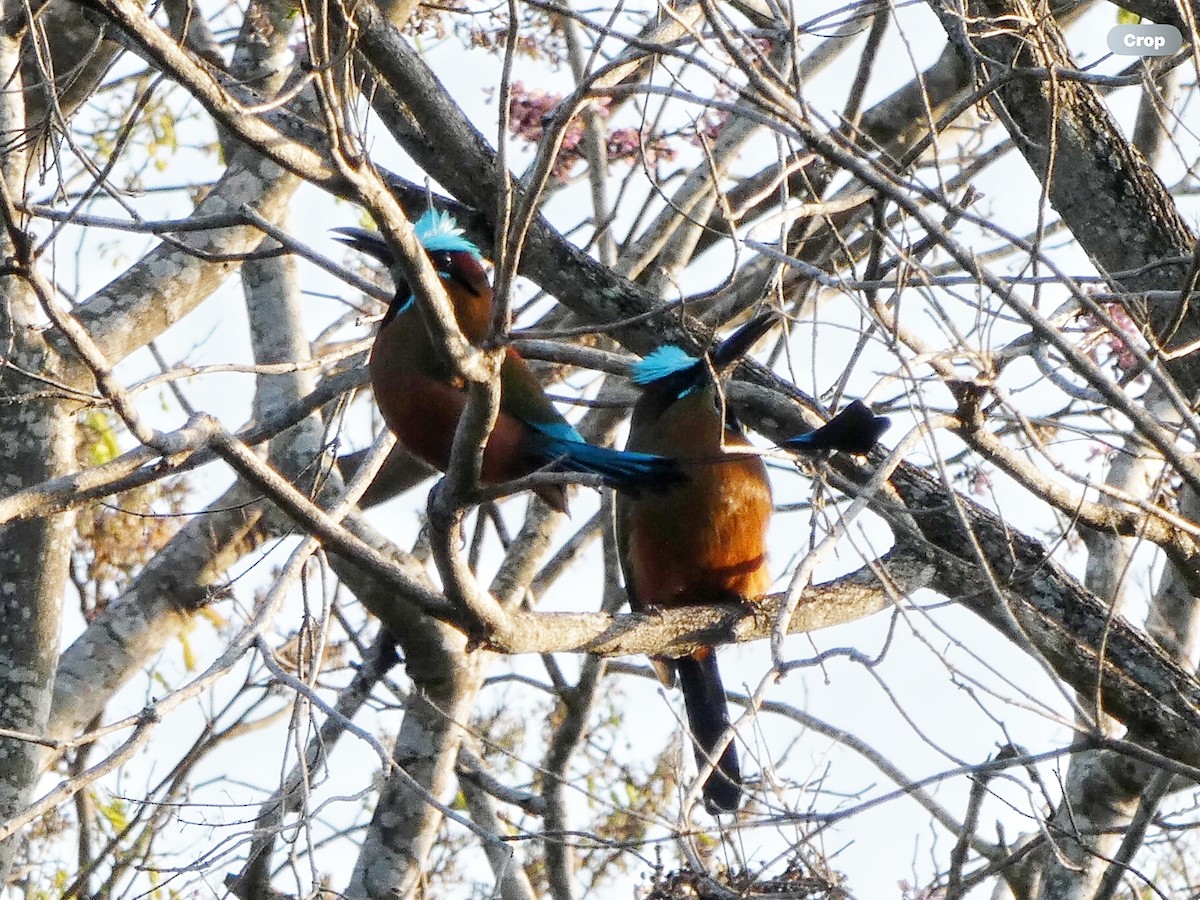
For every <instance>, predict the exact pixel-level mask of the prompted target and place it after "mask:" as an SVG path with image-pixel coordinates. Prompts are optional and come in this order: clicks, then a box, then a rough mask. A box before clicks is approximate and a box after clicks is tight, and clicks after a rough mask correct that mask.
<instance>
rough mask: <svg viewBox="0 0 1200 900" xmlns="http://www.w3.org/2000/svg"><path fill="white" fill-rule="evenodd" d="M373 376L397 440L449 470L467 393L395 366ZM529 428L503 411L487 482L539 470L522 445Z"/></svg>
mask: <svg viewBox="0 0 1200 900" xmlns="http://www.w3.org/2000/svg"><path fill="white" fill-rule="evenodd" d="M372 381H373V382H374V385H375V402H376V404H377V405H378V407H379V410H380V412H381V413H382V414H383V420H384V422H386V423H387V426H388V428H390V429H391V430H392V433H393V434H395V435H396V439H397V440H398V441H399V442H400V443H401V444H403V445H404V447H405V449H406V450H408V451H409V452H410V453H412V454H413V456H416V457H418V458H420V459H422V460H424V461H425V462H427V463H429V464H430V465H431V466H434V467H435V468H438V469H441V470H442V471H443V472H444V471H446V469H447V467H448V466H449V464H450V451H451V449H452V448H453V446H454V433H455V431H456V430H457V429H458V421H459V419H460V418H461V417H462V413H463V409H464V408H465V406H466V402H467V395H466V392H465V391H462V390H460V389H458V388H457V387H455V386H454V385H451V384H447V383H445V382H443V381H437V380H435V379H432V378H428V377H427V376H424V375H419V374H416V373H413V372H396V371H391V372H388V373H387V377H386V378H381V377H379V375H378V374H377V373H376V372H375V371H373V372H372ZM526 430H527V429H525V427H524V426H522V425H521V423H519V422H518V421H517V420H515V419H514V418H512V416H509V415H506V414H504V413H501V414H500V416H499V417H498V418H497V420H496V424H495V425H494V426H493V428H492V432H491V434H490V435H489V436H488V441H487V445H486V447H485V449H484V454H483V468H482V471H481V472H480V478H481V480H482V481H483V482H484V483H486V484H497V483H500V482H504V481H510V480H512V479H514V478H519V477H521V476H523V475H528V474H529V473H530V472H532V471H533V470H534V468H535V465H534V464H533V463H532V462H530V461H529V460H528V459H527V458H526V456H527V455H526V454H525V453H524V452H523V450H522V441H523V440H524V438H525V437H526V435H525V431H526Z"/></svg>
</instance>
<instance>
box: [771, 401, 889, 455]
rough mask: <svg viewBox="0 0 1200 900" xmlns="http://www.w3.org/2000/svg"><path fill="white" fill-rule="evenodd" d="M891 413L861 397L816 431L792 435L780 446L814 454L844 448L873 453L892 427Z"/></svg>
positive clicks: (855, 451)
mask: <svg viewBox="0 0 1200 900" xmlns="http://www.w3.org/2000/svg"><path fill="white" fill-rule="evenodd" d="M891 424H892V420H891V419H889V418H888V417H887V416H877V415H875V414H874V413H873V412H871V409H870V407H868V406H867V404H865V403H863V402H862V401H861V400H854V401H852V402H851V403H850V405H849V406H847V407H846V408H845V409H843V410H842V411H841V412H840V413H838V414H837V415H836V416H834V417H833V418H832V419H830V420H829V421H828V422H827V423H826V424H825V425H823V426H821V427H820V428H818V429H817V430H816V431H810V432H808V433H807V434H801V435H797V436H796V437H794V438H789V439H788V440H786V441H784V442H783V443H782V444H781V445H780V446H781V447H783V448H784V449H785V450H797V451H800V452H804V453H814V452H816V451H819V450H840V451H842V452H843V453H860V454H861V453H870V452H871V448H872V447H874V446H875V442H876V441H878V440H879V438H880V437H881V436H882V435H883V433H884V432H885V431H887V430H888V428H890V427H891Z"/></svg>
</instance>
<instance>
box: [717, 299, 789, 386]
mask: <svg viewBox="0 0 1200 900" xmlns="http://www.w3.org/2000/svg"><path fill="white" fill-rule="evenodd" d="M778 320H779V316H778V315H777V314H776V313H775V312H774V311H772V312H765V313H760V314H759V315H757V316H755V317H754V318H753V319H751V320H750V321H749V322H747V323H746V324H745V325H743V326H742V327H741V328H739V329H738V330H737V331H735V332H734V333H733V334H731V335H730V336H729V337H727V338H725V340H723V341H721V343H719V344H717V346H715V347H714V348H713V349H712V350H711V351H710V353H709V354H708V358H709V359H710V360H711V361H712V366H713V368H714V369H716V370H717V371H718V372H721V371H723V370H725V369H727V368H729V367H730V366H732V365H733V364H734V363H735V362H737V361H738V360H739V359H741V358H742V357H743V356H745V355H746V354H747V353H748V352H749V351H750V348H751V347H753V346H754V345H755V344H756V343H758V339H759V338H761V337H762V336H763V335H764V334H766V333H767V332H768V331H770V330H771V327H772V326H773V325H774V324H775V323H776V322H777V321H778Z"/></svg>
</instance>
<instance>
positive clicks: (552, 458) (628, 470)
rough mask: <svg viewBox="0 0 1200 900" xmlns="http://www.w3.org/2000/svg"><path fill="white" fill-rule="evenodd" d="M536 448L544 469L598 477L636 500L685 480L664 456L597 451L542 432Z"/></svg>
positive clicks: (619, 451)
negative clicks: (650, 492)
mask: <svg viewBox="0 0 1200 900" xmlns="http://www.w3.org/2000/svg"><path fill="white" fill-rule="evenodd" d="M536 447H537V453H538V456H539V457H541V459H542V461H543V465H547V466H550V467H551V468H552V469H555V470H557V471H560V472H586V473H587V474H589V475H599V476H600V477H601V478H602V479H603V480H604V483H605V484H606V485H608V486H609V487H611V488H615V489H616V490H618V491H625V492H626V493H630V494H633V495H635V496H636V495H637V494H638V493H639V492H641V491H643V490H648V491H663V490H666V489H667V488H669V487H671V486H672V485H674V484H678V483H679V482H681V481H683V480H684V478H685V477H686V476H685V475H684V474H683V469H682V468H680V465H679V462H678V461H677V460H675V459H672V458H670V457H667V456H658V455H656V454H653V453H635V452H632V451H629V450H614V449H612V448H611V447H597V446H596V445H595V444H587V443H583V442H581V441H577V440H571V439H569V438H560V437H554V436H551V435H548V434H546V433H545V432H544V431H543V432H541V433H539V435H538V438H537V441H536Z"/></svg>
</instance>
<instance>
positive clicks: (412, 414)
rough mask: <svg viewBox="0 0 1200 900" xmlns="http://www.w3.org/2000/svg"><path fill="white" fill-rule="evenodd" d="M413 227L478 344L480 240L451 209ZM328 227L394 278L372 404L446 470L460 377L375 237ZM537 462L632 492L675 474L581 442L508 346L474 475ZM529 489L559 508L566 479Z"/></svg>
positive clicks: (483, 296) (520, 472) (516, 473)
mask: <svg viewBox="0 0 1200 900" xmlns="http://www.w3.org/2000/svg"><path fill="white" fill-rule="evenodd" d="M413 229H414V231H415V232H416V235H417V237H418V239H419V240H420V241H421V244H422V246H424V248H425V251H426V252H427V253H428V254H429V258H430V260H432V262H433V265H434V268H435V269H436V270H437V272H438V275H440V276H441V279H442V286H443V287H444V288H445V289H446V293H447V294H448V295H449V297H450V301H451V303H452V304H453V307H454V315H455V318H456V320H457V322H458V327H459V328H460V329H461V330H462V332H463V335H464V336H465V337H466V338H467V340H468V341H470V342H471V343H472V344H476V345H479V344H482V342H483V341H484V340H485V339H486V338H487V336H488V330H489V327H490V325H491V317H492V300H493V295H492V288H491V285H489V284H488V278H487V273H486V272H485V271H484V268H483V265H482V255H481V253H480V251H479V248H478V247H476V246H475V244H473V243H472V242H471V241H470V240H468V239H467V238H466V237H465V236H464V235H463V232H462V229H460V228H459V227H458V224H457V223H456V222H455V220H454V219H453V218H452V217H451V216H449V215H447V214H445V213H441V212H438V211H436V210H430V211H428V212H426V213H425V215H423V216H422V217H421V218H420V219H419V220H418V221H417V223H416V224H415V225H414V226H413ZM334 230H335V231H336V232H337V233H338V238H337V239H338V240H339V241H341V242H342V243H344V244H347V245H349V246H350V247H353V248H354V249H356V250H359V251H361V252H363V253H366V254H367V255H369V256H372V257H374V258H375V259H377V260H379V261H380V262H381V263H383V264H384V265H386V266H387V267H388V268H389V270H391V271H392V273H393V277H395V278H396V279H397V283H396V293H395V297H394V298H393V300H392V302H391V305H390V306H389V307H388V310H387V313H386V314H385V315H384V317H383V321H382V322H381V323H380V325H379V332H378V334H377V336H376V338H375V344H374V346H373V347H372V348H371V359H370V363H369V366H370V372H371V384H372V387H373V388H374V391H375V402H376V404H377V405H378V406H379V410H380V412H381V413H382V414H383V419H384V421H385V422H386V423H387V425H388V427H389V428H391V430H392V431H393V432H394V433H395V435H396V437H397V439H398V440H399V441H400V443H401V444H403V445H404V447H405V448H407V449H408V450H409V451H410V452H411V453H413V454H414V455H415V456H418V457H420V458H421V459H423V460H425V461H426V462H427V463H429V464H430V465H433V466H435V467H436V468H438V469H441V470H442V471H445V470H446V467H447V465H448V464H449V460H450V450H451V447H452V445H453V443H454V433H455V430H456V429H457V428H458V421H459V418H460V417H461V416H462V413H463V409H464V408H465V406H466V403H467V394H466V390H465V389H464V386H463V383H462V380H461V378H460V377H459V376H458V375H457V373H456V372H455V371H454V369H453V367H452V366H451V364H450V362H449V360H447V359H446V358H444V356H443V354H442V352H441V351H440V350H439V348H438V346H437V345H436V344H435V342H434V341H433V340H432V339H431V338H430V335H429V332H428V331H427V330H426V327H425V322H424V320H423V318H422V317H421V315H420V311H419V310H418V309H417V308H416V304H415V303H414V299H413V295H412V291H411V290H410V289H409V287H408V285H407V284H406V283H404V282H403V280H401V279H400V277H399V276H398V274H397V273H396V270H395V261H396V257H395V254H394V252H393V251H392V248H391V247H390V246H389V245H388V243H387V242H386V241H385V240H384V239H383V237H382V236H381V235H380V234H378V233H376V232H372V231H367V230H365V229H362V228H337V229H334ZM539 470H546V471H554V472H580V473H586V474H591V475H598V476H600V478H601V479H603V481H604V483H605V484H607V485H609V486H611V487H614V488H616V489H617V490H619V491H628V492H631V493H640V492H641V491H642V490H664V489H666V488H667V487H669V486H670V485H672V484H675V483H677V482H679V481H680V480H681V479H682V477H683V476H682V475H681V473H680V469H679V466H678V464H677V463H676V462H675V461H674V460H672V459H667V458H664V457H662V456H657V455H653V454H647V453H627V452H623V451H620V450H614V449H611V448H608V447H597V446H595V445H593V444H588V443H587V442H586V441H584V439H583V437H582V435H580V434H579V432H578V431H576V430H575V428H574V427H573V426H572V425H571V424H570V423H569V422H568V421H567V420H566V419H565V418H563V416H562V415H561V414H560V413H559V412H558V410H557V409H556V408H555V407H554V404H553V403H552V402H551V401H550V398H548V397H547V396H546V394H545V392H544V391H543V390H542V387H541V385H540V384H539V383H538V381H537V379H536V378H535V377H534V375H533V373H532V372H531V371H530V370H529V367H528V366H527V365H526V364H525V360H524V359H522V358H521V356H520V355H519V354H518V353H517V352H516V351H515V350H513V349H512V348H511V347H510V348H508V349H507V350H506V352H505V356H504V359H503V360H502V362H501V365H500V412H499V415H498V416H497V418H496V423H495V425H494V427H493V428H492V431H491V434H490V436H489V437H488V441H487V445H486V446H485V448H484V452H483V465H482V471H481V478H482V480H483V481H484V482H485V483H488V484H497V483H501V482H505V481H511V480H513V479H516V478H521V477H523V476H526V475H529V474H531V473H533V472H536V471H539ZM535 493H537V495H538V496H540V497H541V498H542V499H543V500H545V501H546V502H547V503H549V504H550V505H551V506H552V507H554V508H555V509H557V510H560V511H563V510H565V509H566V505H567V495H566V487H565V485H561V484H544V485H540V486H539V487H537V488H535Z"/></svg>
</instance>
